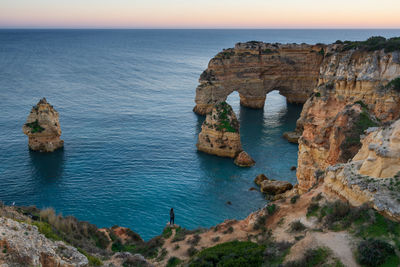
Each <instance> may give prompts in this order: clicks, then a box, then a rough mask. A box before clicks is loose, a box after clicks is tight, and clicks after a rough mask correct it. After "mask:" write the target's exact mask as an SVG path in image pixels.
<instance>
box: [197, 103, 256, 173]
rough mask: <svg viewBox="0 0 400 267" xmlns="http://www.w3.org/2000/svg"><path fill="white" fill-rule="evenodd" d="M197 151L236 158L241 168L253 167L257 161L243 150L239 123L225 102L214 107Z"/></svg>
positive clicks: (203, 130) (201, 135)
mask: <svg viewBox="0 0 400 267" xmlns="http://www.w3.org/2000/svg"><path fill="white" fill-rule="evenodd" d="M196 146H197V149H198V150H199V151H203V152H205V153H208V154H212V155H217V156H220V157H228V158H235V164H236V165H238V166H240V167H251V166H253V165H254V164H255V161H254V160H253V159H252V158H251V157H250V156H249V155H248V154H247V153H246V152H244V151H243V149H242V144H241V142H240V133H239V121H238V119H237V118H236V115H235V112H234V111H233V110H232V107H231V106H230V105H229V104H227V103H226V102H225V101H223V102H219V103H217V104H215V105H214V107H213V108H212V110H211V111H210V112H209V113H208V114H207V117H206V119H205V121H204V122H203V125H202V127H201V132H200V134H199V140H198V142H197V145H196Z"/></svg>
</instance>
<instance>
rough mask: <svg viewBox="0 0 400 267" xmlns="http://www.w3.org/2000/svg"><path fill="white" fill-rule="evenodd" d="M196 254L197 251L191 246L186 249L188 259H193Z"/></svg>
mask: <svg viewBox="0 0 400 267" xmlns="http://www.w3.org/2000/svg"><path fill="white" fill-rule="evenodd" d="M197 252H198V250H197V249H196V248H195V247H193V246H192V247H190V248H188V250H187V254H188V255H189V257H193V256H194V255H195V254H196V253H197Z"/></svg>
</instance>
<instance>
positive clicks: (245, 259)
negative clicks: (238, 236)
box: [189, 241, 265, 267]
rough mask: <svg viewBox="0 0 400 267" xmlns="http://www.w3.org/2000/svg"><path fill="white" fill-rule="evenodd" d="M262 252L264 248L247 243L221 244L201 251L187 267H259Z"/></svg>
mask: <svg viewBox="0 0 400 267" xmlns="http://www.w3.org/2000/svg"><path fill="white" fill-rule="evenodd" d="M264 250H265V246H260V245H257V244H256V243H253V242H249V241H246V242H241V241H232V242H227V243H222V244H219V245H216V246H214V247H210V248H207V249H204V250H203V251H201V252H200V253H199V254H198V255H197V256H196V258H195V259H193V260H192V261H191V262H190V263H189V266H190V267H197V266H199V267H200V266H261V265H262V264H263V252H264Z"/></svg>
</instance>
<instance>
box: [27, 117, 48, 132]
mask: <svg viewBox="0 0 400 267" xmlns="http://www.w3.org/2000/svg"><path fill="white" fill-rule="evenodd" d="M25 125H26V126H28V127H30V128H31V133H41V132H43V131H44V128H43V127H42V126H40V125H39V122H38V120H35V121H34V122H29V123H25Z"/></svg>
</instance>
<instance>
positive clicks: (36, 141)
mask: <svg viewBox="0 0 400 267" xmlns="http://www.w3.org/2000/svg"><path fill="white" fill-rule="evenodd" d="M22 130H23V132H24V134H26V135H27V136H28V138H29V140H28V145H29V148H30V149H32V150H35V151H40V152H53V151H54V150H56V149H58V148H61V147H63V146H64V141H63V140H61V139H60V136H61V127H60V122H59V118H58V112H57V111H56V110H55V109H54V107H53V106H52V105H50V104H49V103H48V102H47V100H46V98H42V99H41V100H40V101H39V102H38V103H37V105H36V106H34V107H33V108H32V110H31V112H30V114H29V116H28V119H27V120H26V123H25V124H24V126H23V127H22Z"/></svg>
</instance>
